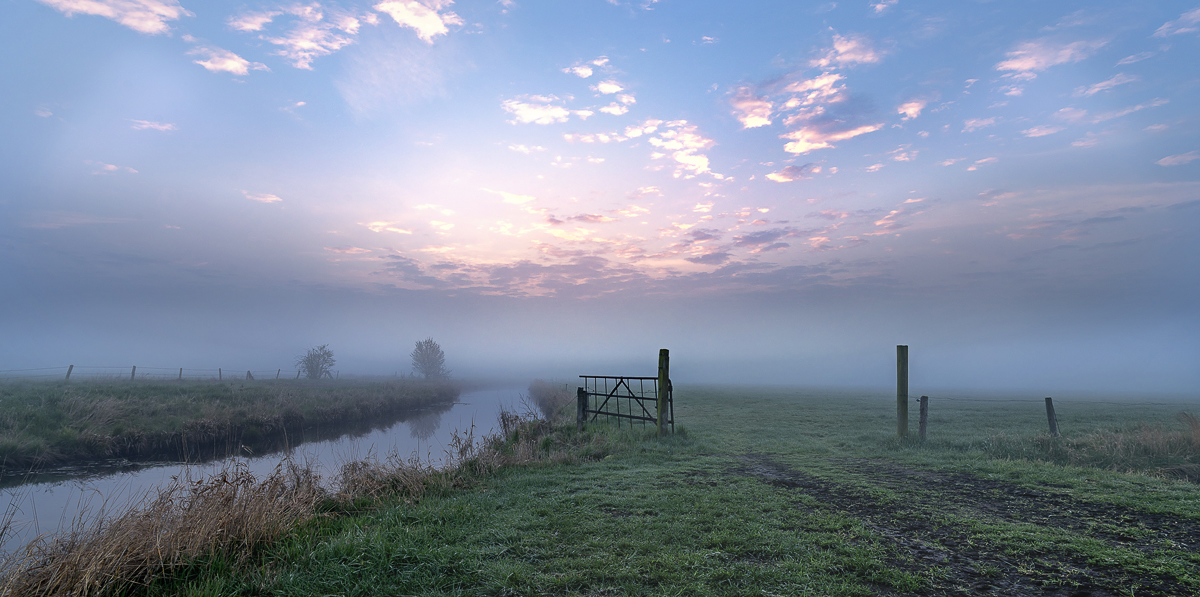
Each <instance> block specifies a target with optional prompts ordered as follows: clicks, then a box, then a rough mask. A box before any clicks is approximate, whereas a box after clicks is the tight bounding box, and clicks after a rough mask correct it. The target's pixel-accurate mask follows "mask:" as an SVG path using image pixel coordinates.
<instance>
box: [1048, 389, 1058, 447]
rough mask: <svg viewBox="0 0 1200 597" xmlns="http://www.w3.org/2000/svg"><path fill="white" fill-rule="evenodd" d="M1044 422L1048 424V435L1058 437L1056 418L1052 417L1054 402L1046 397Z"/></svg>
mask: <svg viewBox="0 0 1200 597" xmlns="http://www.w3.org/2000/svg"><path fill="white" fill-rule="evenodd" d="M1046 422H1048V423H1050V435H1052V436H1054V437H1058V417H1057V416H1055V415H1054V401H1053V400H1051V399H1050V397H1049V396H1046Z"/></svg>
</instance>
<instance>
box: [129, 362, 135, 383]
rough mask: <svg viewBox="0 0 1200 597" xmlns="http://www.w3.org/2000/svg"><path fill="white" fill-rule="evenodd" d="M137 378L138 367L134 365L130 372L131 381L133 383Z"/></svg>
mask: <svg viewBox="0 0 1200 597" xmlns="http://www.w3.org/2000/svg"><path fill="white" fill-rule="evenodd" d="M135 376H137V365H134V366H133V369H132V370H130V371H129V381H133V378H134V377H135Z"/></svg>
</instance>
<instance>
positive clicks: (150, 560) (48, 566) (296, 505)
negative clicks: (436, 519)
mask: <svg viewBox="0 0 1200 597" xmlns="http://www.w3.org/2000/svg"><path fill="white" fill-rule="evenodd" d="M318 481H319V480H318V478H317V477H316V474H315V473H314V471H313V469H312V468H311V467H306V466H298V465H296V464H295V463H293V462H291V461H284V462H282V463H280V464H279V466H278V467H276V469H275V471H274V473H272V474H270V475H268V476H267V477H266V478H265V479H262V480H258V479H256V478H255V477H254V475H253V474H252V473H250V471H249V470H248V469H247V468H246V466H245V465H244V464H242V463H235V464H233V465H231V466H230V467H228V468H226V469H225V470H223V471H221V472H220V473H218V474H216V475H214V476H212V477H209V478H207V479H202V480H192V479H189V478H187V477H173V478H172V480H171V482H170V483H168V484H167V485H166V486H165V487H163V488H160V489H159V490H158V491H157V493H156V495H154V496H153V497H152V498H151V499H150V500H149V501H148V503H146V504H145V505H143V506H141V507H137V508H131V509H129V510H127V511H125V512H124V513H122V514H119V515H117V516H115V517H111V518H104V517H101V518H99V519H97V520H84V519H83V518H82V517H81V518H78V519H76V524H75V525H73V528H70V529H69V530H67V531H66V532H63V533H60V534H58V535H56V536H50V537H40V538H38V539H36V540H34V541H33V542H32V543H30V544H29V545H28V546H26V547H25V548H24V549H22V550H20V551H18V552H16V553H13V554H10V555H9V556H8V558H7V559H6V561H4V562H3V565H2V569H0V594H3V595H78V596H80V597H85V596H88V595H99V594H108V593H118V592H121V591H124V590H127V589H129V588H131V587H134V586H137V585H145V584H147V583H149V582H151V581H152V580H154V579H155V578H157V577H160V576H163V575H165V574H168V573H170V572H171V571H172V570H176V569H180V568H182V567H185V566H188V565H189V564H191V563H192V562H194V561H195V560H196V559H198V558H201V557H204V556H209V555H221V554H226V555H233V556H234V557H235V558H243V559H244V558H245V557H247V556H249V555H250V554H252V553H253V552H254V550H255V548H256V547H257V546H258V545H260V544H263V543H266V542H270V541H272V540H274V539H277V538H278V537H280V536H281V535H283V534H284V533H287V532H288V531H290V530H291V529H292V528H294V527H295V525H296V524H297V523H299V522H302V521H304V520H307V519H309V518H312V517H313V516H315V515H316V512H317V507H316V506H317V504H318V503H319V502H320V501H321V500H322V499H324V498H325V495H326V493H325V491H324V490H323V489H322V488H321V486H320V483H319V482H318Z"/></svg>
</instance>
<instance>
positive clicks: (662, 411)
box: [655, 348, 671, 435]
mask: <svg viewBox="0 0 1200 597" xmlns="http://www.w3.org/2000/svg"><path fill="white" fill-rule="evenodd" d="M669 385H671V354H670V352H669V351H667V349H665V348H662V349H659V351H658V414H657V417H656V419H657V420H656V421H655V422H656V423H657V424H658V434H659V435H666V434H667V398H668V397H669V396H670V394H669V393H668V392H667V387H668V386H669Z"/></svg>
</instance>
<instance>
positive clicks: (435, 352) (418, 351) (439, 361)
mask: <svg viewBox="0 0 1200 597" xmlns="http://www.w3.org/2000/svg"><path fill="white" fill-rule="evenodd" d="M409 356H411V357H412V368H413V371H414V372H416V373H419V374H421V375H423V376H424V377H425V379H446V378H447V377H450V370H449V369H446V355H445V353H443V352H442V347H441V346H438V343H437V342H434V341H433V338H426V339H424V340H419V341H417V347H416V348H414V349H413V351H412V354H411V355H409Z"/></svg>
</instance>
